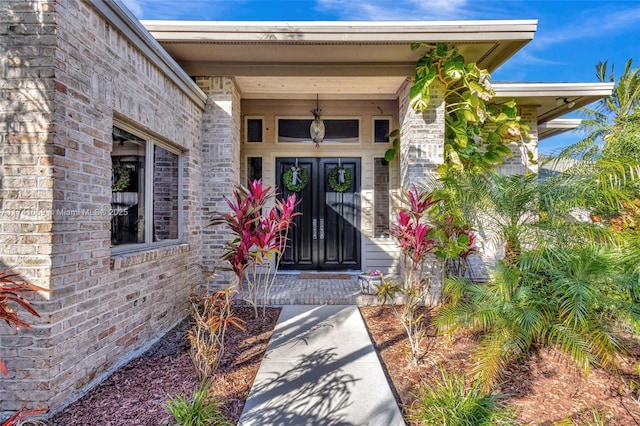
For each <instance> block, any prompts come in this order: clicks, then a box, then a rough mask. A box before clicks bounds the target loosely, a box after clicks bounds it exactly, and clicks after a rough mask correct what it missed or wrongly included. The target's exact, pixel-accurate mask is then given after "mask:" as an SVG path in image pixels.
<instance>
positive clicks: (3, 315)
mask: <svg viewBox="0 0 640 426" xmlns="http://www.w3.org/2000/svg"><path fill="white" fill-rule="evenodd" d="M38 291H49V290H48V289H46V288H42V287H38V286H37V285H34V284H31V283H30V282H28V281H25V280H24V279H22V278H20V275H19V274H18V273H16V272H15V271H14V269H13V268H6V269H4V270H3V271H0V320H3V321H4V322H6V323H7V324H8V325H9V326H10V327H13V328H15V330H16V332H17V331H19V330H20V329H21V328H25V329H27V330H31V326H30V325H29V324H27V323H26V322H25V321H23V320H22V319H21V318H20V316H19V313H18V311H17V310H16V309H15V306H16V305H17V307H20V308H22V309H23V310H24V311H26V312H28V313H30V314H31V315H34V316H36V317H39V316H40V314H38V312H36V310H35V309H33V307H32V306H31V302H29V301H28V300H27V299H25V298H24V297H23V296H22V295H23V294H26V293H35V292H38ZM0 373H2V374H4V375H7V373H8V371H7V368H6V366H5V365H4V362H2V359H1V358H0Z"/></svg>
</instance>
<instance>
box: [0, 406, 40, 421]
mask: <svg viewBox="0 0 640 426" xmlns="http://www.w3.org/2000/svg"><path fill="white" fill-rule="evenodd" d="M25 408H26V404H24V405H23V406H22V407H20V409H19V410H18V411H16V412H15V413H14V414H13V415H12V416H11V417H9V418H8V419H7V420H5V421H4V423H2V426H18V425H21V424H23V423H22V421H23V420H24V419H26V418H27V417H29V416H33V415H35V414H40V413H44V412H45V411H47V410H43V409H39V410H26V409H25Z"/></svg>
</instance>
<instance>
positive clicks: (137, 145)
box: [111, 128, 146, 246]
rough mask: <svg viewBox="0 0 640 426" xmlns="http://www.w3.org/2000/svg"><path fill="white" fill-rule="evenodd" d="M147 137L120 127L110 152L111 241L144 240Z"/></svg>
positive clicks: (113, 244)
mask: <svg viewBox="0 0 640 426" xmlns="http://www.w3.org/2000/svg"><path fill="white" fill-rule="evenodd" d="M145 149H146V141H145V140H143V139H141V138H139V137H137V136H135V135H133V134H131V133H129V132H126V131H124V130H122V129H119V128H114V131H113V151H112V154H111V163H112V179H111V210H112V211H111V213H112V216H111V245H112V246H119V245H123V244H137V243H144V241H145V232H144V231H145V229H144V217H145V215H144V210H145V205H144V202H145V196H144V195H145V194H144V189H145V182H144V175H145Z"/></svg>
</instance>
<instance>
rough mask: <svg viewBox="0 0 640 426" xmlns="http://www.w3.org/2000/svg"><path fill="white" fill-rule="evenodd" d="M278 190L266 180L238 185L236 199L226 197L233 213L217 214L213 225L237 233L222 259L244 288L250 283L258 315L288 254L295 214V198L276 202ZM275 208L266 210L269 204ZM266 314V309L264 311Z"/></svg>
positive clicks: (248, 290) (250, 295)
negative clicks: (285, 254) (266, 183)
mask: <svg viewBox="0 0 640 426" xmlns="http://www.w3.org/2000/svg"><path fill="white" fill-rule="evenodd" d="M275 196H276V192H275V188H274V187H272V186H263V184H262V181H260V180H254V181H249V183H248V187H247V188H244V187H242V186H238V187H237V188H236V190H235V191H234V195H233V197H232V198H227V197H224V199H225V201H226V202H227V205H228V206H229V208H230V209H231V212H230V213H224V214H216V215H214V218H213V220H212V224H213V225H219V224H224V225H226V227H227V228H228V229H229V230H230V231H231V233H232V234H233V240H232V241H231V242H229V243H227V247H226V250H225V252H224V254H223V256H222V258H223V259H224V260H226V261H228V262H229V263H230V265H231V269H232V270H233V271H234V273H235V274H236V276H237V277H238V280H239V286H240V288H241V289H242V287H243V285H244V284H246V286H247V288H246V293H247V299H246V300H247V301H248V302H249V303H250V304H251V305H252V306H253V307H254V312H255V315H256V316H257V315H258V310H257V306H258V294H259V293H261V294H262V305H263V306H265V305H266V302H267V299H268V297H269V292H270V290H271V287H272V286H273V282H274V280H275V277H276V273H277V271H278V267H279V265H280V260H281V258H282V254H283V253H284V251H285V249H286V246H287V241H288V233H289V228H290V227H291V224H292V223H293V219H294V218H295V217H296V216H298V215H299V214H300V213H297V212H296V211H295V209H296V206H297V204H298V203H297V202H296V197H295V194H294V195H289V196H288V197H287V198H285V199H284V200H278V199H276V197H275ZM271 200H274V205H273V207H271V208H270V209H269V210H266V209H267V208H266V205H267V203H268V202H270V201H271ZM263 313H264V310H263Z"/></svg>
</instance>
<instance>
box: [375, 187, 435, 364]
mask: <svg viewBox="0 0 640 426" xmlns="http://www.w3.org/2000/svg"><path fill="white" fill-rule="evenodd" d="M400 201H401V202H402V203H403V207H402V208H401V209H400V210H399V211H398V214H397V216H396V223H395V224H394V225H393V226H392V227H391V230H390V233H391V235H392V236H393V237H394V238H395V239H396V240H397V242H398V245H399V248H400V251H401V253H402V266H403V274H404V280H403V283H402V284H396V283H394V282H393V281H391V280H385V279H383V281H382V285H381V286H380V287H379V289H378V299H379V300H380V301H382V302H383V303H387V302H392V303H391V306H392V309H393V311H394V313H395V314H396V316H397V317H398V319H399V320H400V322H401V324H402V326H403V327H404V329H405V331H406V333H407V337H408V339H409V346H410V348H409V349H410V350H409V352H408V355H409V359H410V360H412V361H413V362H414V363H417V362H418V360H419V359H420V358H421V356H422V353H421V347H422V343H423V341H424V339H425V338H426V332H425V323H424V321H423V317H424V314H423V313H421V311H420V309H419V308H420V306H423V305H424V303H425V300H426V298H427V296H428V295H429V291H430V289H431V276H430V274H428V273H425V261H426V260H427V258H428V256H429V255H430V254H433V252H434V250H435V247H436V240H434V239H433V238H432V237H431V233H432V232H431V228H430V227H429V225H428V224H427V222H426V216H425V214H426V212H427V210H428V209H429V208H430V207H431V206H432V205H433V204H434V203H437V200H435V199H434V198H433V197H432V196H431V195H430V194H427V193H423V192H421V191H419V190H418V188H417V187H416V186H415V185H414V186H413V187H412V188H411V189H410V190H404V191H403V196H402V197H400ZM399 295H400V296H402V297H403V299H404V305H403V306H399V305H396V304H395V303H394V302H395V300H396V296H399Z"/></svg>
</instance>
